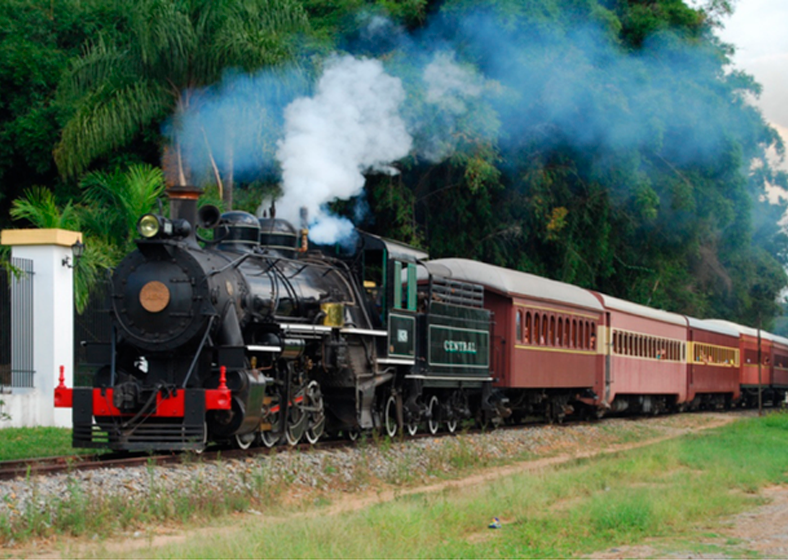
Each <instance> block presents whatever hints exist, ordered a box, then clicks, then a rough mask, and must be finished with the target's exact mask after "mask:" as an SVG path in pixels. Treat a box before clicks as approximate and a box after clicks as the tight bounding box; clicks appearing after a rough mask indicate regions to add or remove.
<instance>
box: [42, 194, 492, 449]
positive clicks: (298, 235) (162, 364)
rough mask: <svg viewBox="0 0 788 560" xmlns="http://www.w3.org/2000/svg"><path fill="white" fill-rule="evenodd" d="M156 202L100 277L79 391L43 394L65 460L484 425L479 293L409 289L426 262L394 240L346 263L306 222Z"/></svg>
mask: <svg viewBox="0 0 788 560" xmlns="http://www.w3.org/2000/svg"><path fill="white" fill-rule="evenodd" d="M168 194H169V196H170V211H171V212H170V213H171V216H170V218H166V217H164V216H162V215H160V214H147V215H145V216H142V217H141V218H140V220H139V222H138V226H137V229H138V233H139V235H140V237H139V239H137V240H136V245H137V249H136V250H135V251H133V252H132V253H130V254H129V255H127V256H126V257H125V258H124V259H123V260H122V261H121V262H120V264H119V265H118V266H117V268H116V269H115V270H114V273H113V275H112V280H111V285H110V292H111V293H110V301H111V304H110V309H109V313H110V314H111V316H112V323H113V327H112V332H111V333H109V336H108V339H109V340H108V342H106V343H102V344H90V345H88V348H87V351H88V354H89V359H88V361H90V362H93V363H102V364H104V365H103V366H102V367H100V368H99V369H98V370H97V371H96V372H95V375H94V376H93V385H92V387H78V388H74V389H67V388H65V387H64V386H62V384H61V386H60V387H58V388H57V389H56V394H55V400H56V406H72V407H73V412H72V414H73V426H74V430H73V444H74V446H75V447H109V448H110V449H114V450H126V451H133V450H165V449H166V450H172V449H194V450H201V449H203V448H204V447H205V445H206V444H207V443H208V442H232V443H234V444H235V445H237V446H239V447H241V448H246V447H248V446H250V445H252V444H255V443H262V444H264V445H267V446H272V445H275V444H277V443H278V442H280V441H287V442H288V443H289V444H291V445H294V444H296V443H297V442H299V441H301V440H302V439H305V440H307V441H309V442H315V441H317V440H318V438H320V437H321V436H322V435H323V434H324V433H331V434H339V433H340V432H341V433H343V434H345V435H348V436H350V437H353V436H355V435H356V434H358V433H359V431H361V430H366V429H382V430H384V431H385V433H387V434H389V435H391V436H394V435H396V434H397V433H398V431H399V430H401V429H407V430H408V431H409V432H411V433H413V432H415V430H416V429H417V426H419V425H423V426H425V427H426V428H427V429H428V430H429V431H431V432H433V433H434V432H435V431H437V430H438V426H439V424H441V423H442V424H443V425H444V426H445V427H446V428H448V429H449V430H450V431H453V430H455V429H456V427H457V424H458V422H459V421H460V420H462V419H464V418H470V417H471V416H472V414H473V415H476V416H481V417H482V418H479V419H480V420H482V421H483V420H485V417H486V418H491V417H493V416H494V415H496V414H497V408H496V407H498V408H500V407H501V403H498V402H494V400H493V398H492V394H493V393H492V390H491V384H492V377H491V372H490V364H489V341H490V326H491V315H490V311H488V310H486V309H485V308H484V301H483V294H484V291H483V289H482V287H481V286H479V285H476V284H473V283H469V282H460V281H456V280H451V279H445V278H440V277H436V276H433V275H428V281H426V282H424V281H421V282H417V273H416V270H417V267H418V266H420V262H421V261H422V260H423V259H425V258H426V257H427V255H426V253H423V252H421V251H419V250H417V249H414V248H412V247H409V246H407V245H404V244H402V243H397V242H394V241H390V240H387V239H383V238H380V237H377V236H374V235H371V234H366V233H361V232H359V234H358V238H357V243H356V244H355V247H354V248H353V249H352V250H349V251H344V252H343V251H340V250H339V249H338V248H336V247H322V248H312V249H310V248H309V247H308V242H307V235H308V232H307V230H306V228H305V222H306V220H305V219H304V220H303V222H304V224H302V225H303V226H304V227H302V229H301V230H300V231H299V230H297V229H296V228H295V227H294V226H293V225H291V224H290V223H288V222H286V221H284V220H281V219H277V218H276V217H275V216H273V215H272V216H271V217H266V218H260V219H258V218H256V217H254V216H252V215H251V214H248V213H245V212H238V211H231V212H225V213H224V214H221V215H220V214H219V211H218V210H217V209H216V208H215V207H212V206H204V207H202V208H200V210H199V212H198V209H197V198H198V196H199V194H200V191H199V190H198V189H195V188H192V187H171V188H170V189H169V190H168ZM197 227H200V228H203V229H212V230H213V237H212V239H210V240H208V239H204V238H202V237H201V236H199V235H198V234H197V232H196V229H197ZM471 411H473V413H472V412H471Z"/></svg>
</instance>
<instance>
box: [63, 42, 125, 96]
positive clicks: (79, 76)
mask: <svg viewBox="0 0 788 560" xmlns="http://www.w3.org/2000/svg"><path fill="white" fill-rule="evenodd" d="M128 71H129V57H128V52H127V49H126V50H121V49H120V48H118V47H117V46H116V45H111V44H107V43H105V42H104V39H103V37H101V36H99V38H98V39H97V40H96V42H95V43H93V44H91V45H89V46H88V47H86V49H85V53H84V54H83V55H82V56H81V57H79V58H76V59H74V60H73V61H72V63H71V68H70V70H69V72H68V74H67V75H66V76H65V78H64V79H63V80H62V81H61V83H60V86H59V87H58V92H57V93H58V96H59V97H60V99H61V101H62V100H66V99H79V98H80V97H83V96H85V95H87V94H88V93H90V92H91V91H92V90H93V89H95V88H96V87H97V85H99V84H102V83H105V82H107V81H109V80H115V79H117V77H118V76H121V75H123V74H125V73H127V72H128Z"/></svg>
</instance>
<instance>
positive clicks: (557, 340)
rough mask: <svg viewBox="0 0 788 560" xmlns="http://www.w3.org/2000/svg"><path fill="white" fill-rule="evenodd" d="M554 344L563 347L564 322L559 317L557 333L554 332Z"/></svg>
mask: <svg viewBox="0 0 788 560" xmlns="http://www.w3.org/2000/svg"><path fill="white" fill-rule="evenodd" d="M555 343H556V345H558V346H563V345H564V320H563V319H562V318H561V317H559V318H558V331H556V335H555Z"/></svg>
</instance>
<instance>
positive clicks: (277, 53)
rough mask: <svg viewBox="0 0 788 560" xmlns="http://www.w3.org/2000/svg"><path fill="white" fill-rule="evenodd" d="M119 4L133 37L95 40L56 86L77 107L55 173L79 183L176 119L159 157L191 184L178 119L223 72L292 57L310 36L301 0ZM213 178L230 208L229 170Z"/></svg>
mask: <svg viewBox="0 0 788 560" xmlns="http://www.w3.org/2000/svg"><path fill="white" fill-rule="evenodd" d="M116 1H117V2H119V4H118V6H119V7H122V9H123V11H122V12H121V13H125V14H127V15H126V21H125V23H126V24H127V35H126V36H125V37H124V38H123V39H120V38H119V39H117V40H109V39H106V38H103V37H99V38H98V39H97V40H96V42H95V43H94V44H93V45H91V46H90V47H89V48H88V49H87V50H86V52H85V54H84V55H83V56H82V57H81V58H79V59H78V60H77V61H76V62H75V63H74V65H73V67H72V69H71V71H70V73H69V75H68V77H67V78H66V79H65V80H64V82H63V84H62V85H61V87H60V89H59V96H60V98H61V100H62V101H63V102H64V103H65V104H67V105H68V104H71V103H73V106H74V107H75V110H74V113H73V115H72V116H71V117H70V118H69V119H68V121H67V122H66V124H65V126H64V128H63V133H62V136H61V139H60V142H59V143H58V145H57V147H56V149H55V160H56V162H57V165H58V168H59V169H60V172H61V174H63V175H64V176H75V175H77V174H79V173H81V172H82V171H84V170H85V169H86V168H87V167H88V165H89V164H90V163H91V162H92V161H93V160H95V159H96V158H98V157H101V156H102V155H106V154H108V153H110V152H111V151H113V150H116V149H118V148H121V147H123V146H125V145H127V144H128V143H129V142H130V141H131V140H132V139H133V138H134V137H135V135H136V134H138V133H139V132H140V131H141V130H142V129H143V128H144V127H146V126H150V125H152V124H154V123H158V122H161V121H162V120H163V119H164V118H166V117H167V116H171V117H172V123H173V127H174V128H175V134H174V135H173V136H174V138H175V140H174V142H173V145H172V146H170V147H168V149H167V150H165V154H164V158H163V161H164V167H165V174H166V178H167V182H168V183H169V184H180V185H185V184H189V181H190V177H189V171H188V169H187V167H186V165H184V161H183V158H182V157H181V149H180V142H179V140H178V137H177V128H178V126H179V117H180V116H181V115H183V114H184V113H185V111H186V110H188V109H189V108H190V107H191V106H193V105H194V104H195V103H199V95H200V94H199V93H198V92H199V91H200V88H204V87H205V86H208V85H211V84H214V83H217V82H218V81H219V80H220V79H221V76H222V74H223V72H224V71H225V70H227V69H229V68H239V69H241V70H243V71H252V70H256V69H259V68H262V67H265V66H273V65H278V64H281V63H283V62H286V61H288V60H291V59H292V58H293V56H294V53H295V52H296V47H297V41H298V40H299V38H300V37H301V36H302V34H304V33H305V32H307V31H308V29H309V23H308V19H307V15H306V13H305V11H304V9H303V8H302V6H301V4H300V3H299V2H298V1H297V0H133V1H131V2H129V1H128V0H116ZM223 177H224V178H225V180H224V183H225V184H222V182H223ZM226 179H229V184H228V181H227V180H226ZM216 180H217V183H218V186H219V188H220V190H222V191H223V197H222V198H223V200H224V202H225V206H226V207H227V208H231V207H232V173H231V170H230V169H223V170H218V169H217V173H216Z"/></svg>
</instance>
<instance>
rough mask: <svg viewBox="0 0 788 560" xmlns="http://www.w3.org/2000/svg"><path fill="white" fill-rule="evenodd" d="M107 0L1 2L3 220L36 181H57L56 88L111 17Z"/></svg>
mask: <svg viewBox="0 0 788 560" xmlns="http://www.w3.org/2000/svg"><path fill="white" fill-rule="evenodd" d="M115 19H116V17H115V16H114V15H113V13H112V8H111V7H110V6H108V5H107V2H105V1H104V0H59V1H58V2H51V1H49V0H4V1H3V2H0V91H2V92H3V94H2V96H0V184H2V185H3V187H2V189H0V227H3V226H4V224H5V223H6V222H7V219H8V216H7V212H8V209H9V208H10V205H11V202H12V201H13V200H14V199H15V198H17V197H18V196H20V195H21V194H22V191H23V190H25V189H27V188H30V187H32V186H33V185H37V184H38V185H41V184H47V185H50V186H53V187H55V186H58V187H59V186H61V185H59V184H58V174H57V169H56V166H55V162H54V158H53V157H52V150H53V147H54V145H55V143H56V142H57V139H58V136H59V134H60V125H59V117H60V112H61V108H62V107H60V106H59V105H58V104H57V103H54V97H55V95H54V92H55V90H56V88H57V85H58V83H59V82H60V79H61V77H62V74H63V72H64V71H65V70H66V69H67V68H68V64H69V60H70V59H71V58H73V57H77V56H78V55H79V53H80V49H81V47H82V45H83V44H84V42H85V41H86V40H87V39H88V38H89V37H94V36H95V35H96V33H97V32H98V30H99V29H100V28H104V29H105V31H104V32H105V33H107V34H109V33H111V30H110V29H109V28H105V27H104V23H103V22H105V21H114V20H115Z"/></svg>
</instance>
